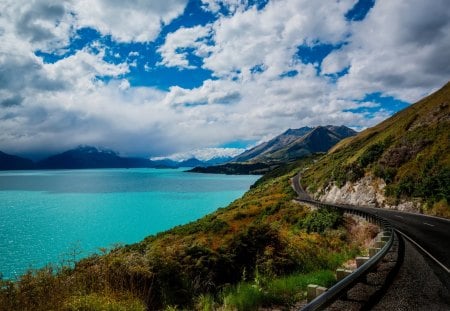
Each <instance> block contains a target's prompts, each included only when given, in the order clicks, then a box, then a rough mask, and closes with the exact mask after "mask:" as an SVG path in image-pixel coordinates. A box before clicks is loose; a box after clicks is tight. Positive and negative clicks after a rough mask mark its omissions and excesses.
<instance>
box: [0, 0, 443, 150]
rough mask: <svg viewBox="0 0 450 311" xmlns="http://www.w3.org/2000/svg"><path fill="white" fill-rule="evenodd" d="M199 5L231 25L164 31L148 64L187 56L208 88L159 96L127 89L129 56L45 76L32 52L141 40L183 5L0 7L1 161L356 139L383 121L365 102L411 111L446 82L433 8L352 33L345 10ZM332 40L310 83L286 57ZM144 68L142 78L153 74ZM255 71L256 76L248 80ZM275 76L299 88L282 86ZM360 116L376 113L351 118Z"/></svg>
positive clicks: (82, 55) (51, 67)
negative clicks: (294, 138) (289, 139)
mask: <svg viewBox="0 0 450 311" xmlns="http://www.w3.org/2000/svg"><path fill="white" fill-rule="evenodd" d="M203 2H204V3H207V2H208V3H210V4H209V9H210V10H213V11H214V10H216V7H217V5H230V7H231V8H233V4H235V5H238V6H235V7H234V8H235V10H234V13H232V14H229V15H227V16H221V15H220V14H218V15H217V16H218V19H217V20H216V21H215V22H213V23H212V24H211V25H208V26H194V27H190V28H180V29H178V30H176V31H174V32H173V33H171V34H169V35H168V36H167V37H166V40H165V43H164V45H163V46H161V47H160V49H159V52H160V53H161V55H162V59H163V60H162V62H161V64H162V65H164V66H177V67H182V68H192V67H193V64H190V63H189V61H188V58H187V57H186V54H185V52H186V49H192V51H193V53H194V54H195V55H197V56H198V57H202V58H203V61H204V65H203V66H204V68H206V69H210V70H212V71H213V73H214V78H213V79H208V80H206V81H204V82H203V83H202V85H201V86H199V87H196V88H194V89H186V88H182V87H180V86H172V87H170V88H169V90H168V91H162V90H157V89H154V88H151V87H133V86H132V85H130V81H132V77H131V79H130V80H128V79H129V78H130V77H128V74H129V73H130V67H131V66H133V64H134V63H133V62H131V63H128V62H129V61H131V60H127V59H126V58H127V56H126V57H125V58H124V59H122V60H120V58H119V57H116V59H115V62H117V61H119V62H120V63H114V64H113V63H108V62H107V61H105V57H104V55H105V54H104V53H105V52H104V50H105V47H104V46H102V43H98V42H97V43H94V44H93V45H92V46H91V47H85V48H83V49H81V50H79V51H77V52H75V53H74V54H73V55H70V56H68V57H66V58H64V59H62V60H59V61H57V62H55V63H54V64H49V63H44V62H43V60H42V59H41V58H40V57H37V56H36V55H35V54H34V52H35V51H36V50H38V49H42V50H44V51H58V52H61V51H63V50H64V47H65V46H66V44H67V42H68V41H67V40H68V38H70V36H71V35H72V34H73V31H74V30H75V29H77V28H78V27H82V26H92V27H95V28H96V29H98V30H99V31H101V32H102V33H104V34H111V35H112V36H113V37H114V38H115V39H117V40H122V41H125V40H129V41H148V40H152V39H154V38H155V36H157V34H158V32H159V30H160V27H161V24H160V21H163V22H164V23H168V22H169V21H170V20H171V19H173V18H174V17H176V16H178V15H179V14H181V12H182V11H183V9H184V5H185V3H186V2H185V1H142V2H139V1H133V2H131V3H128V2H123V1H122V2H119V1H110V2H108V3H109V5H108V7H106V4H105V3H106V2H102V1H89V2H88V1H79V2H75V1H74V2H71V1H67V2H63V4H61V5H59V2H53V4H52V5H47V2H46V1H36V2H25V1H23V3H22V2H19V1H17V2H16V1H8V2H6V1H2V2H0V12H1V15H0V40H1V42H2V44H1V45H0V68H1V70H0V120H1V122H0V149H2V150H5V151H11V152H14V151H16V152H24V151H28V152H31V151H34V152H38V151H43V150H50V151H52V150H57V151H61V150H62V149H65V148H70V147H73V146H76V145H78V144H97V145H103V146H107V147H110V148H113V149H116V150H118V151H121V152H123V153H128V154H140V155H152V156H165V155H167V154H173V153H179V152H183V151H185V150H192V149H196V148H198V149H202V150H203V148H204V147H208V146H218V145H221V144H224V143H226V142H230V141H235V140H252V141H258V140H260V139H261V138H262V137H266V138H267V137H272V136H273V135H276V134H279V133H281V132H282V131H284V130H285V129H286V128H289V127H290V128H296V127H301V126H308V125H309V126H315V125H319V124H345V125H349V126H353V127H357V128H364V127H367V126H370V125H373V124H375V123H377V122H379V121H381V120H383V119H385V118H386V117H388V116H389V115H390V113H391V111H388V110H387V108H383V107H382V106H379V107H378V106H377V105H378V104H377V103H373V102H360V100H361V99H362V98H364V96H365V95H366V93H370V92H375V91H379V92H381V93H382V94H383V95H392V96H394V97H397V98H400V99H403V100H416V99H418V98H419V97H420V96H422V95H424V94H427V93H429V92H430V91H431V90H433V89H434V88H436V87H439V86H440V85H442V84H444V83H445V82H446V80H448V73H449V72H450V65H449V62H450V61H449V58H448V55H447V54H448V51H449V50H450V46H449V44H450V29H449V25H450V22H449V21H450V16H449V14H450V13H449V11H448V10H447V9H446V3H445V1H441V0H430V1H429V2H426V3H422V2H421V1H418V0H414V1H413V2H410V1H409V2H406V1H401V0H395V1H394V0H392V1H383V2H381V1H378V2H377V3H376V4H375V7H374V8H373V9H372V10H371V11H370V12H369V14H368V16H367V18H366V19H365V20H363V21H361V22H351V23H350V22H348V21H346V20H345V16H344V15H345V12H346V11H347V10H348V9H349V8H350V7H351V6H352V5H353V4H354V2H355V1H353V0H352V1H350V0H348V1H332V2H330V1H313V2H312V1H306V0H305V1H303V0H279V1H272V2H269V3H268V4H267V5H266V6H265V7H264V8H263V9H262V10H259V11H258V10H257V9H256V8H248V6H247V4H246V3H245V2H243V1H203ZM49 3H50V4H51V2H49ZM88 4H89V9H88ZM206 5H207V4H206ZM124 6H127V7H128V8H124ZM215 6H216V7H215ZM135 11H136V12H135ZM231 11H232V10H231V9H230V12H231ZM71 12H75V13H76V14H75V15H72V14H71ZM141 13H142V14H141ZM144 13H145V14H144ZM147 13H148V14H147ZM135 20H136V24H133V25H131V26H129V23H132V22H134V21H135ZM20 21H23V22H22V23H21V22H20ZM50 25H54V26H55V27H53V26H52V27H50ZM128 26H129V27H128ZM343 40H346V41H348V44H346V45H344V46H342V48H341V49H339V50H336V51H334V52H332V54H330V55H329V56H327V57H326V58H325V60H324V61H323V63H322V64H321V67H322V75H321V74H319V73H318V70H317V66H316V65H313V64H303V63H302V62H301V61H299V60H298V59H297V57H296V52H297V47H298V46H299V45H302V44H307V45H314V44H317V43H330V44H336V43H342V41H343ZM99 41H100V42H101V40H99ZM103 44H104V43H103ZM211 44H213V45H211ZM94 46H95V48H94ZM183 49H185V50H183ZM119 56H120V55H119ZM131 56H133V57H134V56H137V55H134V53H133V52H131V53H130V55H129V57H131ZM139 56H142V57H145V55H144V53H142V55H139ZM151 65H152V64H150V63H147V64H145V66H144V69H145V70H146V71H151V69H152V68H151V67H150V66H151ZM255 66H259V68H261V69H262V70H259V71H257V72H255V71H252V68H254V67H255ZM347 67H349V73H348V74H347V75H345V76H343V77H341V78H339V79H338V80H337V83H335V80H334V79H336V77H333V78H331V77H329V76H327V75H325V74H334V73H336V72H339V71H341V70H342V69H343V68H347ZM132 69H133V68H131V70H132ZM287 71H297V72H298V74H297V75H295V76H291V77H287V76H285V77H281V75H282V74H283V73H285V72H287ZM100 77H106V79H102V78H100ZM360 107H366V108H378V111H376V112H372V113H370V114H369V113H365V112H359V113H358V112H351V111H349V109H357V108H360ZM369 110H370V111H373V110H374V109H369ZM208 152H209V154H213V153H216V154H218V153H219V152H221V150H219V149H217V150H216V149H210V150H209V151H208ZM208 152H206V154H208Z"/></svg>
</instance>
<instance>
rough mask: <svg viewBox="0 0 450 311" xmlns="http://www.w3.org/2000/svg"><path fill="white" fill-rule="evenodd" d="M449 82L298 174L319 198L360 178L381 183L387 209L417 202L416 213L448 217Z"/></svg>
mask: <svg viewBox="0 0 450 311" xmlns="http://www.w3.org/2000/svg"><path fill="white" fill-rule="evenodd" d="M449 102H450V83H447V85H445V86H444V87H443V88H442V89H441V90H439V91H437V92H436V93H434V94H432V95H430V96H428V97H426V98H424V99H423V100H421V101H419V102H418V103H416V104H414V105H411V106H410V107H408V108H406V109H404V110H402V111H400V112H398V113H397V114H395V115H394V116H392V117H391V118H389V119H387V120H385V121H384V122H382V123H380V124H378V125H376V126H374V127H372V128H369V129H366V130H364V131H362V132H361V133H359V134H358V135H357V136H355V137H351V138H348V139H345V140H343V141H341V142H340V143H338V144H337V145H336V146H335V147H333V148H332V149H331V150H330V152H329V153H328V154H327V155H325V156H323V157H322V158H321V159H319V160H318V161H316V162H315V163H313V164H312V165H310V166H309V169H308V170H306V171H305V172H303V174H302V184H303V186H304V188H305V189H307V190H308V191H309V192H311V193H313V194H314V195H315V196H320V195H321V194H323V193H324V192H325V191H326V189H327V188H328V187H329V186H331V185H336V186H338V187H342V186H343V185H344V184H345V183H347V182H355V181H357V180H359V179H360V178H362V177H364V176H374V177H378V178H381V179H383V180H384V182H385V183H386V184H387V186H386V187H385V193H384V195H385V196H386V197H387V198H388V203H389V204H390V205H396V204H399V203H401V202H403V201H414V202H420V203H421V206H422V211H423V212H425V213H427V214H433V215H438V216H443V217H450V206H449V203H450V188H449V186H448V185H449V182H450V173H449V172H450V117H449V116H450V104H449Z"/></svg>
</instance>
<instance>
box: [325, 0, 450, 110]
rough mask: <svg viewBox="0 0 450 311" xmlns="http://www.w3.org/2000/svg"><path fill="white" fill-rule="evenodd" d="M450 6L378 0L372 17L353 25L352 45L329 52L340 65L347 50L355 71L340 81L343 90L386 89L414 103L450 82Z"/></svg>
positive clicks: (438, 0)
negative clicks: (432, 90)
mask: <svg viewBox="0 0 450 311" xmlns="http://www.w3.org/2000/svg"><path fill="white" fill-rule="evenodd" d="M447 7H448V3H447V1H445V0H432V1H420V0H414V1H405V0H397V1H377V2H376V3H375V6H374V7H373V9H372V10H371V12H369V14H368V16H367V17H366V19H364V20H363V21H361V22H358V23H354V24H353V25H352V36H351V42H350V44H349V45H347V46H346V47H344V48H343V51H338V52H336V53H333V54H332V55H330V57H329V58H330V59H333V62H334V63H335V64H336V63H338V62H339V61H338V59H339V58H341V57H342V56H340V55H342V54H346V55H347V56H346V57H347V60H346V61H344V63H346V62H347V63H349V64H350V69H349V74H348V75H346V76H345V77H343V78H342V79H340V81H339V84H338V85H339V88H340V89H341V90H342V92H343V94H344V93H347V94H349V96H356V97H358V96H359V97H362V96H364V94H365V93H370V92H374V91H375V92H376V91H381V92H384V93H385V94H387V95H391V96H394V97H396V98H399V99H402V100H404V101H409V102H412V101H416V100H418V99H419V98H421V97H422V96H424V95H426V94H427V93H429V91H430V90H431V89H435V88H437V87H439V86H440V85H442V84H444V83H445V82H446V81H448V79H449V72H450V58H449V57H448V55H447V54H448V51H449V50H450V10H448V8H447ZM336 54H337V55H336ZM330 59H329V60H328V61H329V62H330V63H331V62H332V60H330ZM330 65H331V64H330ZM330 65H329V66H330ZM329 66H328V68H329ZM339 67H342V66H339V65H335V67H334V68H329V69H330V70H331V71H334V70H339Z"/></svg>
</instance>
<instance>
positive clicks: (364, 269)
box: [300, 200, 395, 311]
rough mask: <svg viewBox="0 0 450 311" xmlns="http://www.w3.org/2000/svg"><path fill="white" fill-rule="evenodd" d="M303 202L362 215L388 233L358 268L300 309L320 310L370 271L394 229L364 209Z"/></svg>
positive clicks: (388, 244)
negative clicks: (375, 251)
mask: <svg viewBox="0 0 450 311" xmlns="http://www.w3.org/2000/svg"><path fill="white" fill-rule="evenodd" d="M300 201H303V202H307V203H310V204H313V205H316V206H318V207H320V208H332V209H340V210H343V212H347V213H350V214H354V215H364V216H365V217H366V219H367V220H368V221H370V222H372V223H375V224H377V225H378V226H379V227H381V228H383V230H385V231H386V232H388V233H389V235H388V238H389V239H388V240H387V241H386V243H384V245H383V246H382V247H381V249H380V251H378V252H377V253H375V254H373V256H371V257H370V258H369V259H368V260H367V261H366V262H365V263H364V264H362V265H361V266H360V267H359V268H358V269H356V270H355V271H353V273H351V274H350V275H348V276H347V277H345V278H344V279H342V280H340V281H338V282H337V283H336V284H334V285H333V286H332V287H330V288H329V289H328V290H327V291H326V292H324V293H323V294H322V295H320V296H318V297H316V298H315V299H314V300H312V301H311V302H309V303H308V304H307V305H306V306H304V307H303V308H302V309H301V310H303V311H310V310H320V309H322V308H325V307H326V306H328V305H330V304H331V303H332V302H333V301H335V300H336V299H337V298H339V297H340V296H342V295H344V294H346V293H347V290H348V289H350V288H351V286H353V285H354V284H356V283H357V282H358V281H359V280H360V279H361V278H363V277H365V276H366V275H367V273H368V272H370V271H371V270H372V269H373V267H374V266H375V265H376V264H377V263H378V262H379V261H380V260H381V259H382V258H383V257H384V256H385V255H386V254H387V252H388V251H389V249H390V248H391V246H392V244H393V242H394V234H395V233H394V230H393V229H392V226H391V225H390V223H389V222H388V221H386V220H385V219H383V218H381V217H379V216H378V215H373V214H370V213H366V212H364V211H359V210H357V209H354V208H351V207H349V206H338V205H333V204H324V203H322V202H316V201H313V200H300Z"/></svg>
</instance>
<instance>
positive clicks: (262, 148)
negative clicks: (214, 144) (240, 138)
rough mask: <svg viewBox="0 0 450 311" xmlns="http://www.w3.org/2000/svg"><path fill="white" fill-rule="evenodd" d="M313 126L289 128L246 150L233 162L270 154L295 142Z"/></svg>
mask: <svg viewBox="0 0 450 311" xmlns="http://www.w3.org/2000/svg"><path fill="white" fill-rule="evenodd" d="M311 130H312V128H311V127H302V128H299V129H288V130H287V131H286V132H284V133H282V134H280V135H278V136H277V137H275V138H273V139H271V140H269V141H268V142H264V143H261V144H259V145H257V146H256V147H253V148H251V149H249V150H247V151H244V152H243V153H241V154H240V155H238V156H236V157H235V158H234V159H232V161H233V162H249V161H252V160H254V159H256V158H258V157H261V155H263V154H268V153H271V152H274V151H277V150H280V149H281V148H284V147H286V146H287V145H289V144H290V143H292V142H294V141H295V140H297V139H298V138H300V137H302V136H303V135H305V134H307V133H309V132H311Z"/></svg>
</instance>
